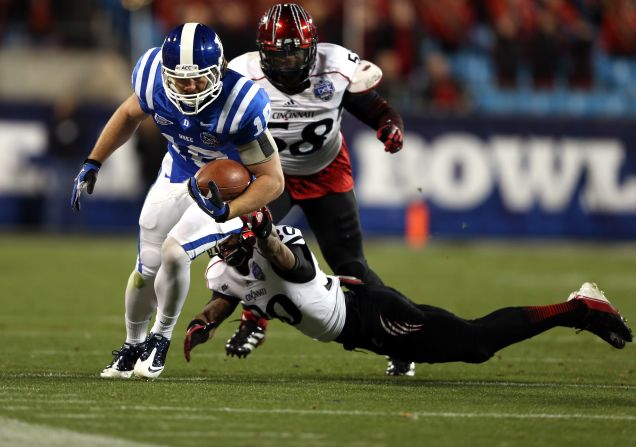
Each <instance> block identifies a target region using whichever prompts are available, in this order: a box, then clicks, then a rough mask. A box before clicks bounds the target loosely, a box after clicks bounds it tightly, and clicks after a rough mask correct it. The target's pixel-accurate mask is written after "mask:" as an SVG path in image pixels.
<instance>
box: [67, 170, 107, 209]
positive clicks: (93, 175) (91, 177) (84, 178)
mask: <svg viewBox="0 0 636 447" xmlns="http://www.w3.org/2000/svg"><path fill="white" fill-rule="evenodd" d="M101 167H102V164H101V162H99V161H97V160H93V159H91V158H87V159H86V160H84V164H83V165H82V169H81V170H80V172H79V174H77V177H75V180H74V181H73V192H72V193H71V209H72V210H73V211H75V212H76V213H77V212H79V210H80V196H81V195H82V191H83V190H86V192H88V193H89V194H93V189H94V188H95V182H96V181H97V173H98V172H99V168H101Z"/></svg>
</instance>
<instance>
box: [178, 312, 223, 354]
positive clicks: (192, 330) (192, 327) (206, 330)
mask: <svg viewBox="0 0 636 447" xmlns="http://www.w3.org/2000/svg"><path fill="white" fill-rule="evenodd" d="M216 326H217V324H216V322H215V321H213V322H212V323H206V322H205V321H203V320H192V321H191V322H190V324H189V325H188V330H187V332H186V336H185V340H184V341H183V355H184V356H185V359H186V361H188V362H189V361H190V352H191V351H192V350H193V349H194V347H195V346H197V345H200V344H201V343H205V342H206V341H208V340H209V339H210V331H211V330H212V329H214V328H215V327H216Z"/></svg>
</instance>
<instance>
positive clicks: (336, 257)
mask: <svg viewBox="0 0 636 447" xmlns="http://www.w3.org/2000/svg"><path fill="white" fill-rule="evenodd" d="M294 205H298V206H299V207H300V208H301V209H302V210H303V213H304V214H305V218H306V219H307V223H308V224H309V227H310V228H311V230H312V232H313V233H314V236H315V237H316V240H317V241H318V245H319V246H320V251H321V253H322V255H323V257H324V258H325V261H327V264H329V267H330V268H331V270H332V271H333V272H334V274H336V275H345V276H355V277H356V278H360V279H362V280H363V281H364V282H365V283H367V284H382V280H381V279H380V278H379V277H378V275H376V274H375V272H373V270H371V269H370V268H369V265H368V264H367V260H366V259H365V257H364V252H363V249H362V231H361V229H360V217H359V214H358V204H357V201H356V197H355V194H354V192H353V191H349V192H345V193H333V194H329V195H327V196H324V197H319V198H317V199H307V200H298V201H295V200H293V199H292V198H291V196H290V195H289V192H288V191H287V189H285V191H284V192H283V194H281V196H280V197H278V198H277V199H276V200H274V201H273V202H272V203H270V204H269V205H268V206H269V209H270V211H271V212H272V216H273V218H274V222H278V221H280V220H281V219H282V218H283V217H285V215H287V213H288V212H289V210H290V209H291V207H292V206H294Z"/></svg>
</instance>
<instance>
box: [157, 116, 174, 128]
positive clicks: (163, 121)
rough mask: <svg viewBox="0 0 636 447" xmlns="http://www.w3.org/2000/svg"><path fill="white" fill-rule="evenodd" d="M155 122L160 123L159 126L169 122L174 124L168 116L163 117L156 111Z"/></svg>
mask: <svg viewBox="0 0 636 447" xmlns="http://www.w3.org/2000/svg"><path fill="white" fill-rule="evenodd" d="M155 122H156V123H157V124H159V125H161V126H168V125H170V124H174V123H173V122H172V121H170V120H169V119H168V118H166V117H163V116H161V115H159V114H158V113H155Z"/></svg>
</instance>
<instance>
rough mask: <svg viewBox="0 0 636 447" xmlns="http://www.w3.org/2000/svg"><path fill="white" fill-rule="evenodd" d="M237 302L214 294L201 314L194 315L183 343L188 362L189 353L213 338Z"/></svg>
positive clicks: (216, 293)
mask: <svg viewBox="0 0 636 447" xmlns="http://www.w3.org/2000/svg"><path fill="white" fill-rule="evenodd" d="M238 303H239V300H238V299H234V298H232V297H228V296H226V295H223V294H220V293H218V292H214V293H213V295H212V299H211V300H210V302H209V303H208V304H207V305H206V306H205V308H204V309H203V312H201V313H200V314H198V315H196V316H195V317H194V318H193V319H192V321H191V322H190V324H189V325H188V329H187V331H186V336H185V340H184V342H183V354H184V356H185V359H186V360H187V361H188V362H189V361H190V353H191V351H192V349H194V347H195V346H197V345H200V344H201V343H205V342H206V341H208V340H210V339H211V338H212V337H213V336H214V332H215V331H216V328H217V327H219V325H220V324H221V323H222V322H223V321H225V319H226V318H227V317H229V316H230V315H232V312H234V309H236V306H238Z"/></svg>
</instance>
